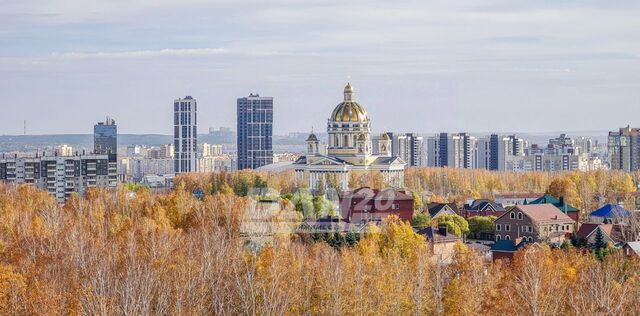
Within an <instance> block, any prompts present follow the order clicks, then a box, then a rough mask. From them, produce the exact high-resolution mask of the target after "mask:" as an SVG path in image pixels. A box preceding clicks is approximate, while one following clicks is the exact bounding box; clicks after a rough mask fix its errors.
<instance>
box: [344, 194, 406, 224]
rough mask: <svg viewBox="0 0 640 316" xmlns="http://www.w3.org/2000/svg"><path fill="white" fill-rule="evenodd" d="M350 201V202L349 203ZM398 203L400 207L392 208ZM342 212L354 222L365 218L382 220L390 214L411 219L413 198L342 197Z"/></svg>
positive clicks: (403, 218)
mask: <svg viewBox="0 0 640 316" xmlns="http://www.w3.org/2000/svg"><path fill="white" fill-rule="evenodd" d="M349 202H350V203H349ZM393 204H397V205H398V207H399V208H398V209H392V205H393ZM340 214H341V215H342V217H343V218H344V219H345V220H347V221H349V220H350V222H352V223H360V222H361V220H362V219H363V218H366V219H367V220H372V221H381V220H383V219H386V218H387V217H388V216H389V215H395V216H398V217H399V218H400V219H401V220H403V221H411V218H412V217H413V200H396V201H389V200H382V201H380V200H372V199H367V200H365V201H363V199H362V198H355V197H354V198H351V199H350V201H349V200H348V199H344V200H343V199H342V198H341V199H340ZM349 217H350V218H349Z"/></svg>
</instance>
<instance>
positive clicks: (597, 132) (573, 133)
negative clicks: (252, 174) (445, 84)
mask: <svg viewBox="0 0 640 316" xmlns="http://www.w3.org/2000/svg"><path fill="white" fill-rule="evenodd" d="M632 127H633V126H632ZM620 128H623V127H620ZM617 130H618V128H616V129H615V131H617ZM385 131H386V132H391V133H414V134H419V135H436V134H439V133H449V134H452V133H469V134H472V135H490V134H498V135H508V134H516V135H532V136H552V135H560V134H566V135H567V136H569V137H572V136H577V137H582V136H598V135H600V134H607V133H609V132H610V131H614V130H613V129H612V130H610V131H609V130H583V131H548V132H547V131H541V132H516V131H506V132H505V131H480V132H474V131H468V130H459V131H438V132H420V131H392V130H385ZM231 132H234V133H235V132H236V131H235V130H233V129H232V130H231ZM310 132H311V131H289V132H285V133H282V134H280V133H278V134H275V133H274V134H273V136H289V135H288V134H293V133H301V134H308V133H310ZM383 132H384V131H373V132H372V135H373V136H376V134H381V133H383ZM315 133H316V134H326V131H318V130H317V129H315ZM118 135H123V136H124V135H132V136H145V135H148V136H167V137H173V134H162V133H120V132H118ZM198 135H210V133H208V132H207V133H198ZM29 136H34V137H39V136H40V137H46V136H90V137H93V133H92V132H91V133H60V134H58V133H53V134H28V133H27V134H26V135H23V134H0V137H29Z"/></svg>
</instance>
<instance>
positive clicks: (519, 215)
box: [518, 212, 522, 220]
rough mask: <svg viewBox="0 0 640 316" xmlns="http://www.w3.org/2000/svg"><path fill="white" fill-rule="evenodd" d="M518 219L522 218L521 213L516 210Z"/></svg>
mask: <svg viewBox="0 0 640 316" xmlns="http://www.w3.org/2000/svg"><path fill="white" fill-rule="evenodd" d="M518 219H519V220H522V213H521V212H518Z"/></svg>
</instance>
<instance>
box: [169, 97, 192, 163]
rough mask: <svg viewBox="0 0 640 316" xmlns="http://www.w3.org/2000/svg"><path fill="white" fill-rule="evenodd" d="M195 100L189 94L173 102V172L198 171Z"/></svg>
mask: <svg viewBox="0 0 640 316" xmlns="http://www.w3.org/2000/svg"><path fill="white" fill-rule="evenodd" d="M197 107H198V106H197V103H196V100H195V99H194V98H192V97H190V96H186V97H184V99H176V100H175V101H174V102H173V113H174V114H173V125H174V127H173V142H174V144H173V145H174V151H175V152H174V163H175V172H176V173H184V172H197V171H198V115H197V110H198V108H197Z"/></svg>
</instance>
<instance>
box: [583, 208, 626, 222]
mask: <svg viewBox="0 0 640 316" xmlns="http://www.w3.org/2000/svg"><path fill="white" fill-rule="evenodd" d="M630 216H631V213H630V212H629V211H627V210H625V209H624V207H622V205H616V204H605V205H603V206H602V207H601V208H599V209H597V210H595V211H593V212H592V213H591V215H589V217H590V219H589V220H590V222H592V223H598V224H599V223H604V224H620V223H621V222H623V221H624V220H625V219H627V218H629V217H630Z"/></svg>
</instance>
